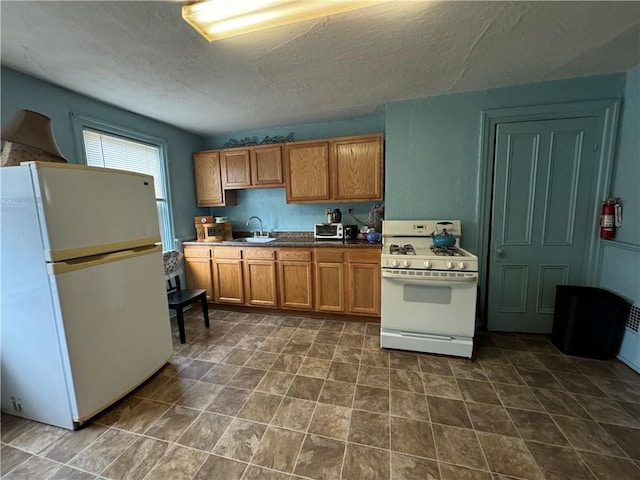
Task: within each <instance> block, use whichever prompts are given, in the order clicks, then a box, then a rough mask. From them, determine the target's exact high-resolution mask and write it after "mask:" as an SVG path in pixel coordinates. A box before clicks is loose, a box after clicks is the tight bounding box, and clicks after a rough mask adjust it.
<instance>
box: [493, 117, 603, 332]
mask: <svg viewBox="0 0 640 480" xmlns="http://www.w3.org/2000/svg"><path fill="white" fill-rule="evenodd" d="M595 131H596V128H595V118H592V117H587V118H572V119H562V120H548V121H536V122H521V123H506V124H500V125H498V126H497V129H496V156H495V159H494V162H495V167H494V185H493V206H492V221H491V243H490V252H489V281H488V303H487V325H488V327H489V329H490V330H502V331H518V332H532V333H550V332H551V329H552V325H553V306H554V302H555V287H556V285H558V284H566V283H580V282H584V281H586V279H585V278H584V276H585V274H586V272H585V271H584V266H583V263H584V262H583V260H584V255H585V248H586V246H587V240H588V236H589V235H590V234H593V232H590V231H589V225H590V220H589V219H590V218H592V214H590V212H589V209H590V208H591V205H593V199H594V195H595V187H594V185H595V177H596V163H597V159H596V154H595V145H596V136H595Z"/></svg>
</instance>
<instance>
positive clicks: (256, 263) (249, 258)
mask: <svg viewBox="0 0 640 480" xmlns="http://www.w3.org/2000/svg"><path fill="white" fill-rule="evenodd" d="M243 256H244V291H245V294H246V303H247V304H248V305H256V306H261V307H277V306H278V292H277V289H276V263H275V257H276V253H275V250H273V249H270V248H247V249H244V251H243Z"/></svg>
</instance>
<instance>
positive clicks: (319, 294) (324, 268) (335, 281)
mask: <svg viewBox="0 0 640 480" xmlns="http://www.w3.org/2000/svg"><path fill="white" fill-rule="evenodd" d="M316 310H319V311H323V312H344V264H342V263H326V262H318V263H316Z"/></svg>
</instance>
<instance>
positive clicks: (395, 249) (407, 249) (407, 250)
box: [389, 243, 416, 255]
mask: <svg viewBox="0 0 640 480" xmlns="http://www.w3.org/2000/svg"><path fill="white" fill-rule="evenodd" d="M389 253H390V254H391V255H415V254H416V250H415V248H413V245H411V244H407V245H398V244H396V243H392V244H391V245H389Z"/></svg>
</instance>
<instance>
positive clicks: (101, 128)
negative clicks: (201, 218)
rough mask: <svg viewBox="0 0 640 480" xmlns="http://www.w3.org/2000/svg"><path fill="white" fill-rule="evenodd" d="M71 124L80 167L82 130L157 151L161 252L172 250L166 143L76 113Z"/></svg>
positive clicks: (83, 159) (84, 153)
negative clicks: (163, 205) (161, 205)
mask: <svg viewBox="0 0 640 480" xmlns="http://www.w3.org/2000/svg"><path fill="white" fill-rule="evenodd" d="M71 122H72V125H73V134H74V137H75V143H76V151H77V152H78V160H79V162H80V163H81V164H82V165H87V151H86V149H85V145H84V130H91V131H94V132H96V133H99V134H104V135H110V136H114V137H119V138H122V139H123V140H128V141H131V142H137V143H143V144H146V145H149V146H152V147H155V148H157V149H158V154H159V156H160V174H161V175H162V184H163V187H164V191H165V199H164V201H165V202H166V213H167V215H166V216H167V218H163V222H162V223H163V225H160V228H161V230H163V231H164V233H166V236H167V237H168V238H166V239H165V244H164V245H163V250H164V251H168V250H173V249H174V245H175V242H176V240H175V230H174V228H173V208H172V205H171V203H172V202H171V188H170V182H169V166H168V160H167V143H166V142H165V141H164V140H163V139H161V138H158V137H154V136H152V135H148V134H146V133H142V132H139V131H136V130H131V129H128V128H124V127H120V126H118V125H114V124H112V123H109V122H105V121H102V120H99V119H96V118H93V117H89V116H86V115H81V114H77V113H71ZM157 201H158V200H157V199H156V202H157ZM163 217H164V215H163Z"/></svg>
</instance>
